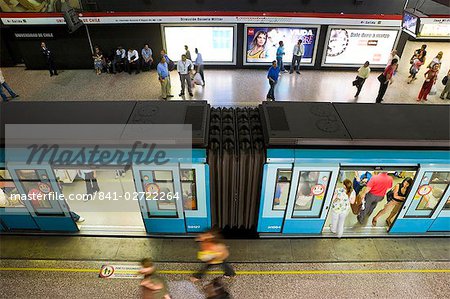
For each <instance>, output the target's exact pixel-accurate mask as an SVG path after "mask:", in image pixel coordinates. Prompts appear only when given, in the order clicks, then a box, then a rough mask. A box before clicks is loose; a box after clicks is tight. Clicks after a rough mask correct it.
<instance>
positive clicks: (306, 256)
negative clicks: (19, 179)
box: [0, 236, 450, 263]
mask: <svg viewBox="0 0 450 299" xmlns="http://www.w3.org/2000/svg"><path fill="white" fill-rule="evenodd" d="M225 241H226V244H227V245H228V246H229V248H230V257H229V261H230V262H239V263H303V262H307V263H311V262H314V263H325V262H386V261H401V262H408V261H414V262H419V261H450V239H449V238H368V239H361V238H358V239H351V238H347V239H254V240H248V239H233V240H225ZM197 251H198V244H197V243H196V242H195V241H194V240H193V239H185V238H183V239H162V238H160V239H157V238H111V237H85V236H82V237H62V236H1V237H0V258H1V259H37V260H85V261H89V260H102V261H140V260H141V259H142V258H145V257H147V258H151V259H152V260H154V261H155V262H189V263H193V262H194V263H196V262H199V261H198V260H197Z"/></svg>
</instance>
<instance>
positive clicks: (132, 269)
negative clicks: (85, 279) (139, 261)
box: [98, 265, 144, 279]
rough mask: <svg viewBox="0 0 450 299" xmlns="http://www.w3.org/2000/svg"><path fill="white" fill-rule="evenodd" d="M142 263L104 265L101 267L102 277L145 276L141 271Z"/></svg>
mask: <svg viewBox="0 0 450 299" xmlns="http://www.w3.org/2000/svg"><path fill="white" fill-rule="evenodd" d="M140 269H141V266H140V265H103V266H102V267H101V268H100V273H99V274H98V277H100V278H141V279H142V278H143V277H144V275H142V274H140V273H139V270H140Z"/></svg>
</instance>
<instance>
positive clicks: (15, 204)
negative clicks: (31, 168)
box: [0, 169, 24, 208]
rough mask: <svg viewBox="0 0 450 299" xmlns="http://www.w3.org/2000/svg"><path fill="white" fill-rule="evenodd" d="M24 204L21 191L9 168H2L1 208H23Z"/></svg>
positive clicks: (0, 173)
mask: <svg viewBox="0 0 450 299" xmlns="http://www.w3.org/2000/svg"><path fill="white" fill-rule="evenodd" d="M21 207H24V204H23V202H22V200H21V196H20V191H19V190H18V189H17V187H16V184H15V183H14V180H13V179H12V177H11V174H10V173H9V170H7V169H1V170H0V208H21Z"/></svg>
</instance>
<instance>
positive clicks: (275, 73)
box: [267, 60, 280, 101]
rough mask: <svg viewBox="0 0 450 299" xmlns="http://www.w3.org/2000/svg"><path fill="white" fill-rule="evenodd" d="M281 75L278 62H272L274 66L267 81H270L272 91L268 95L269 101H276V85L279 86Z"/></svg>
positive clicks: (270, 69) (268, 74)
mask: <svg viewBox="0 0 450 299" xmlns="http://www.w3.org/2000/svg"><path fill="white" fill-rule="evenodd" d="M279 75H280V68H279V67H278V66H277V61H276V60H274V61H272V66H271V67H270V68H269V72H268V73H267V79H269V85H270V89H269V92H268V93H267V99H268V100H272V101H275V85H277V82H278V77H279Z"/></svg>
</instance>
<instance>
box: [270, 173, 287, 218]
mask: <svg viewBox="0 0 450 299" xmlns="http://www.w3.org/2000/svg"><path fill="white" fill-rule="evenodd" d="M291 178H292V170H290V169H278V171H277V182H276V186H275V194H274V196H273V202H272V210H276V211H279V210H285V209H286V205H287V201H288V198H289V189H290V188H291Z"/></svg>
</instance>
